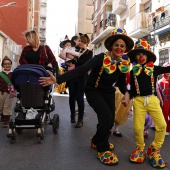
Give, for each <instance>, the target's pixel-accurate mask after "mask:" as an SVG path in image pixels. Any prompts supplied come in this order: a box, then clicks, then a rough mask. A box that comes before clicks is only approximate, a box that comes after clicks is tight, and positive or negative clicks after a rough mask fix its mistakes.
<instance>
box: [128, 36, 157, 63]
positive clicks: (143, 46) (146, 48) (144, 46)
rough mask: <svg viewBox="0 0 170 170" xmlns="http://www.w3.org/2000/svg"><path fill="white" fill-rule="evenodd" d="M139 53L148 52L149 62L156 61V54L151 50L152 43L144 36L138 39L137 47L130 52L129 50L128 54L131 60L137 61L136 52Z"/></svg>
mask: <svg viewBox="0 0 170 170" xmlns="http://www.w3.org/2000/svg"><path fill="white" fill-rule="evenodd" d="M138 53H144V54H146V55H147V58H148V59H147V62H148V61H152V62H155V61H156V55H155V54H154V53H153V52H151V51H150V44H149V43H148V42H147V41H146V40H145V39H144V38H141V39H139V40H138V41H136V43H135V48H134V49H133V50H131V51H130V52H128V54H127V55H128V56H129V58H130V61H131V62H134V61H136V59H135V57H136V54H138Z"/></svg>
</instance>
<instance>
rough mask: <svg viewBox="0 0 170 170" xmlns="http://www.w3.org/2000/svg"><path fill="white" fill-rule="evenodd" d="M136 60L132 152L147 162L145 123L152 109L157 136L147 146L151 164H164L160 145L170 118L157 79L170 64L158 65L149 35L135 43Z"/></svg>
mask: <svg viewBox="0 0 170 170" xmlns="http://www.w3.org/2000/svg"><path fill="white" fill-rule="evenodd" d="M127 55H128V56H129V58H130V60H131V63H132V70H131V72H130V84H131V90H130V97H131V98H132V97H134V102H133V111H134V115H133V126H134V135H135V140H136V149H135V150H134V151H133V152H132V153H131V155H130V161H131V162H135V163H143V162H144V160H145V158H146V153H145V142H144V136H143V132H144V124H145V116H146V113H149V114H150V115H151V117H152V119H153V121H154V124H155V129H156V131H155V138H154V140H153V142H152V143H151V144H150V146H149V147H148V150H147V154H148V156H149V159H150V162H151V165H152V166H153V167H154V168H164V167H165V162H164V161H163V159H162V157H161V154H160V148H161V147H162V144H163V142H164V138H165V132H166V122H165V119H164V116H163V113H162V109H161V107H160V100H159V99H158V97H157V94H156V81H157V76H158V75H159V74H163V73H168V72H170V67H169V66H168V67H161V66H156V65H154V64H153V63H154V62H155V61H156V55H155V54H154V53H152V52H151V51H150V45H149V44H148V42H147V41H146V40H145V39H139V40H138V41H137V42H136V43H135V49H133V50H131V51H130V52H129V53H128V54H127Z"/></svg>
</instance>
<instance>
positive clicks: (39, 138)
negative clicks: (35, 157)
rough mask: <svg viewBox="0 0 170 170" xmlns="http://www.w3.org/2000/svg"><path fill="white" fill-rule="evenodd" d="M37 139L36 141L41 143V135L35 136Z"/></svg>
mask: <svg viewBox="0 0 170 170" xmlns="http://www.w3.org/2000/svg"><path fill="white" fill-rule="evenodd" d="M37 141H38V143H39V144H41V143H42V141H43V138H42V137H41V136H38V137H37Z"/></svg>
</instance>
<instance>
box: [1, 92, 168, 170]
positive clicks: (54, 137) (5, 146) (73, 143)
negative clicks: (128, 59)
mask: <svg viewBox="0 0 170 170" xmlns="http://www.w3.org/2000/svg"><path fill="white" fill-rule="evenodd" d="M54 99H55V104H56V108H55V111H54V113H57V114H59V118H60V129H59V131H58V134H54V133H53V131H52V126H51V125H48V124H47V125H46V128H45V138H44V140H43V142H42V144H38V143H37V139H36V130H35V129H25V130H24V131H23V134H20V135H18V134H17V138H16V142H15V144H10V143H9V140H8V138H7V137H6V134H7V129H5V128H3V127H2V124H0V131H1V133H0V170H111V169H112V170H152V169H155V168H152V167H151V165H150V163H149V159H148V157H147V159H146V160H145V162H144V163H143V164H133V163H130V162H129V155H130V153H131V152H132V151H133V150H134V149H135V141H134V136H133V129H132V118H130V119H129V120H128V122H127V124H126V125H125V126H122V127H120V131H121V132H122V133H123V137H122V138H119V137H115V136H113V135H111V136H110V139H109V142H112V143H114V145H115V149H114V153H115V154H117V156H118V158H119V164H118V165H114V166H106V165H103V164H102V163H100V162H99V160H98V159H97V157H96V155H97V152H96V151H95V150H93V149H91V148H90V137H91V136H93V134H94V133H95V131H96V124H97V118H96V114H95V113H94V111H93V110H92V108H91V107H90V106H89V105H88V103H87V102H86V103H85V105H86V108H85V115H84V125H83V127H81V128H78V129H76V128H75V127H74V126H75V124H71V123H70V112H69V106H68V96H67V95H62V96H54ZM153 138H154V130H152V129H150V130H149V138H148V139H146V147H147V146H149V144H150V143H151V142H152V140H153ZM161 154H162V157H163V158H164V160H165V162H166V165H167V167H166V168H164V170H168V169H170V157H169V155H170V136H166V138H165V142H164V145H163V147H162V149H161Z"/></svg>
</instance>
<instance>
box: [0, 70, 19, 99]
mask: <svg viewBox="0 0 170 170" xmlns="http://www.w3.org/2000/svg"><path fill="white" fill-rule="evenodd" d="M0 76H1V77H2V78H3V79H4V80H5V81H6V82H7V84H8V91H9V94H10V97H11V98H13V97H15V93H16V90H15V89H14V86H13V85H12V83H11V80H10V79H9V78H8V77H7V76H6V75H5V74H4V73H3V72H0Z"/></svg>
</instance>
